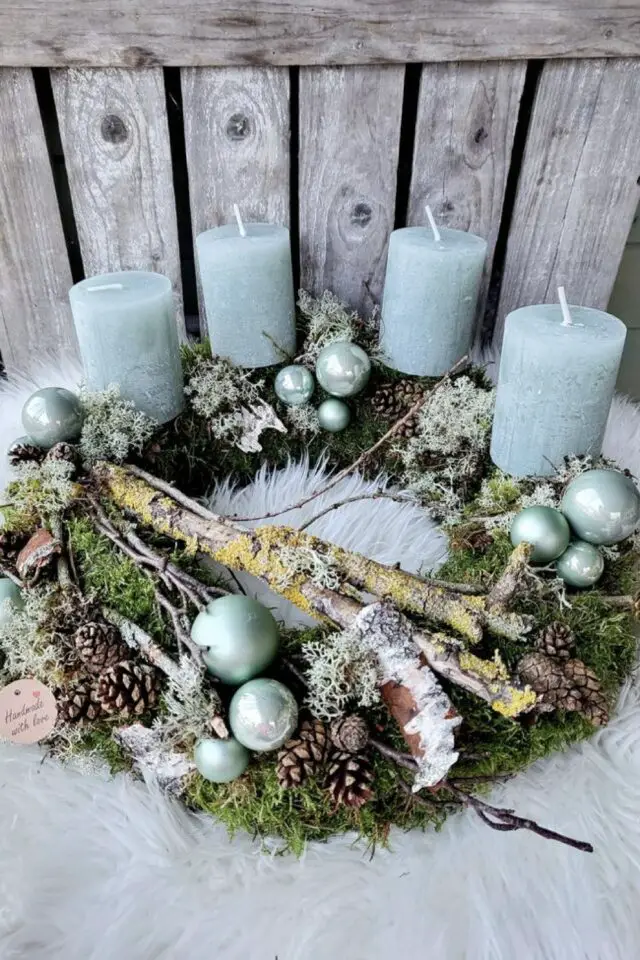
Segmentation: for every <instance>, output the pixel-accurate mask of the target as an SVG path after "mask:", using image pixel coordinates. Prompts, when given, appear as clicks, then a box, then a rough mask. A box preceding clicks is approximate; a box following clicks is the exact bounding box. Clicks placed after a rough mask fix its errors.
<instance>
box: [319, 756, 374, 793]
mask: <svg viewBox="0 0 640 960" xmlns="http://www.w3.org/2000/svg"><path fill="white" fill-rule="evenodd" d="M372 783H373V770H372V769H371V764H370V763H369V760H368V759H367V757H365V756H364V755H363V754H359V755H354V754H352V753H343V752H342V751H340V750H337V751H335V752H334V753H332V755H331V757H330V758H329V776H328V778H327V789H328V790H329V793H330V794H331V796H332V797H333V799H334V801H335V803H336V805H339V804H344V805H345V806H347V807H361V806H363V805H364V804H365V803H367V801H368V800H371V798H372V797H373V789H372V786H371V784H372Z"/></svg>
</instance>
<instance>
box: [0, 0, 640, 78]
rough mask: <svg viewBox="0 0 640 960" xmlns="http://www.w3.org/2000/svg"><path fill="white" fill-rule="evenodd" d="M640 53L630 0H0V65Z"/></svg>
mask: <svg viewBox="0 0 640 960" xmlns="http://www.w3.org/2000/svg"><path fill="white" fill-rule="evenodd" d="M639 54H640V17H638V8H637V4H636V3H634V2H633V0H394V2H393V3H380V2H379V0H323V2H321V3H318V0H253V2H252V3H250V4H248V3H246V2H245V0H227V2H226V3H219V2H218V3H211V2H209V0H137V2H136V3H132V2H131V0H91V2H90V3H89V2H87V0H22V2H21V3H19V4H16V3H15V2H14V0H0V64H5V65H10V66H22V65H24V66H96V67H98V66H103V67H105V66H119V67H149V66H158V65H161V64H162V65H166V66H240V65H245V66H250V65H251V66H255V65H257V64H271V65H278V66H288V65H295V64H300V65H312V64H318V65H320V64H324V65H328V64H362V63H390V62H395V63H404V62H410V61H416V62H423V61H440V62H442V61H448V60H474V61H475V60H487V59H503V58H507V59H514V58H527V57H594V56H597V57H603V56H637V55H639Z"/></svg>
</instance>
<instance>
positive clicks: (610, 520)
mask: <svg viewBox="0 0 640 960" xmlns="http://www.w3.org/2000/svg"><path fill="white" fill-rule="evenodd" d="M560 509H561V510H562V512H563V513H564V515H565V517H566V518H567V520H568V521H569V523H570V525H571V529H572V530H573V532H574V534H575V535H576V537H579V538H580V539H581V540H586V541H587V543H594V544H601V545H603V546H610V545H611V544H614V543H620V542H621V541H622V540H626V538H627V537H629V536H631V534H632V533H633V531H634V530H635V528H636V526H637V525H638V521H639V520H640V495H639V494H638V491H637V489H636V486H635V484H634V482H633V480H631V479H630V478H629V477H627V476H626V475H625V474H624V473H621V472H620V471H619V470H587V471H586V472H585V473H581V474H580V476H578V477H576V478H575V480H572V481H571V483H570V484H569V486H568V487H567V489H566V490H565V493H564V496H563V498H562V503H561V504H560Z"/></svg>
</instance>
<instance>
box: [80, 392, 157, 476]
mask: <svg viewBox="0 0 640 960" xmlns="http://www.w3.org/2000/svg"><path fill="white" fill-rule="evenodd" d="M81 400H82V406H83V409H84V423H83V425H82V434H81V436H80V453H81V455H82V459H83V460H84V461H85V463H88V464H91V463H96V462H97V461H98V460H111V461H113V462H115V463H122V462H123V461H124V460H126V459H127V457H128V455H129V454H130V453H142V451H143V449H144V447H145V446H146V444H147V443H148V442H149V440H150V439H151V437H152V436H153V433H154V431H155V430H156V429H157V426H158V424H157V423H156V421H155V420H152V419H151V418H150V417H148V416H146V414H144V413H142V412H141V411H140V410H137V409H136V407H135V404H134V403H132V401H131V400H125V399H124V398H123V397H121V396H120V388H119V387H118V386H117V385H116V384H111V385H110V386H109V387H107V389H106V390H101V391H98V392H96V393H89V392H88V391H86V390H83V391H82V392H81Z"/></svg>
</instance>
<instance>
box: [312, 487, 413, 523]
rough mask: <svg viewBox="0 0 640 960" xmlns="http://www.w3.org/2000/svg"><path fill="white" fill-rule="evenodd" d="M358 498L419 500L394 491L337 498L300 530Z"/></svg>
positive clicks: (400, 500)
mask: <svg viewBox="0 0 640 960" xmlns="http://www.w3.org/2000/svg"><path fill="white" fill-rule="evenodd" d="M358 500H393V501H395V503H413V504H415V503H417V501H415V500H412V499H411V498H409V497H399V496H396V495H394V494H393V493H383V492H379V493H360V494H358V495H356V496H353V497H345V499H344V500H336V502H335V503H332V504H330V505H329V506H328V507H325V508H324V510H320V511H319V512H318V513H316V514H315V515H314V516H313V517H311V519H310V520H307V521H306V522H305V523H303V524H302V525H301V526H299V527H298V530H307V529H308V528H309V527H310V526H311V524H312V523H315V522H316V520H319V519H320V518H321V517H324V516H326V515H327V514H328V513H331V512H332V511H333V510H339V509H340V507H344V506H346V505H347V504H348V503H357V502H358Z"/></svg>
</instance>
